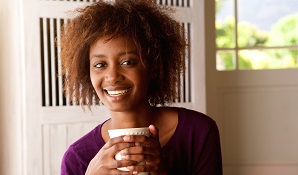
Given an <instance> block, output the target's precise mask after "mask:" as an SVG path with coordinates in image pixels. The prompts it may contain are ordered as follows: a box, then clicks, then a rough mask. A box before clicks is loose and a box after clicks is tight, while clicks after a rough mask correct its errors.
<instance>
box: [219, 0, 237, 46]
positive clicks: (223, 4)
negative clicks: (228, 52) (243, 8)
mask: <svg viewBox="0 0 298 175" xmlns="http://www.w3.org/2000/svg"><path fill="white" fill-rule="evenodd" d="M215 26H216V46H217V48H235V15H234V0H216V21H215Z"/></svg>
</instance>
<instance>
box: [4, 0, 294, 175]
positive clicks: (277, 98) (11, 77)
mask: <svg viewBox="0 0 298 175" xmlns="http://www.w3.org/2000/svg"><path fill="white" fill-rule="evenodd" d="M95 1H96V0H9V1H4V0H1V1H0V174H3V175H58V174H60V163H61V158H62V156H63V153H64V152H65V150H66V149H67V147H68V146H69V145H70V144H71V143H73V142H74V141H75V140H76V139H78V138H79V137H81V136H82V135H84V134H85V133H87V132H88V131H89V130H91V129H92V128H93V127H95V126H96V125H97V124H98V123H100V122H102V121H104V120H106V119H107V118H108V117H109V114H108V111H107V110H106V109H105V107H104V106H102V105H100V104H97V103H96V102H94V105H93V106H92V111H89V110H88V109H87V108H85V110H83V108H84V107H82V106H81V104H80V103H78V104H74V103H70V102H69V100H68V97H67V95H66V96H65V95H63V94H62V83H63V77H61V76H60V71H61V63H60V60H59V52H60V47H59V42H60V32H61V27H62V25H64V24H67V20H68V19H70V18H72V17H73V16H72V14H71V13H68V12H69V11H70V10H73V9H75V8H77V7H83V6H85V5H87V4H89V3H92V2H95ZM156 3H157V4H159V5H164V6H171V7H173V8H175V9H176V14H175V17H176V18H177V20H179V21H180V22H181V24H182V26H183V27H184V29H185V33H184V36H185V37H186V39H187V41H188V42H189V44H190V45H191V47H190V48H188V49H187V50H186V52H185V53H186V54H185V58H186V67H187V69H186V74H185V76H181V78H180V80H181V81H180V82H181V83H180V84H179V88H181V89H182V93H181V94H179V99H177V101H176V102H175V103H174V105H176V106H183V107H187V108H191V109H195V110H198V111H201V112H203V113H206V114H208V115H209V116H211V117H212V118H213V119H214V120H215V121H216V122H217V124H218V126H219V129H220V136H221V143H222V155H223V165H224V174H225V175H297V174H298V151H297V147H298V139H297V134H298V127H297V126H296V125H297V124H298V117H297V116H298V106H297V104H298V78H297V75H298V56H297V55H298V12H297V10H296V9H297V7H298V1H297V0H283V1H279V0H263V1H258V0H250V1H248V0H156ZM78 94H79V93H78ZM76 98H80V96H79V95H78V96H77V97H76Z"/></svg>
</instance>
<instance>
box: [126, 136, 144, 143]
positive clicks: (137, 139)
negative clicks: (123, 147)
mask: <svg viewBox="0 0 298 175" xmlns="http://www.w3.org/2000/svg"><path fill="white" fill-rule="evenodd" d="M147 138H148V137H147V136H144V135H125V136H123V141H124V142H144V141H145V140H146V139H147Z"/></svg>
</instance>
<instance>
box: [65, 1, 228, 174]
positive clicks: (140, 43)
mask: <svg viewBox="0 0 298 175" xmlns="http://www.w3.org/2000/svg"><path fill="white" fill-rule="evenodd" d="M77 12H78V13H79V15H78V16H77V17H75V18H74V19H73V20H71V21H70V22H69V23H68V24H67V25H66V27H65V29H64V32H63V35H62V41H61V47H62V52H61V58H62V63H63V74H64V76H65V80H66V81H65V91H66V92H67V93H68V94H69V95H70V97H73V96H76V98H73V99H71V100H72V101H74V100H80V102H81V103H82V104H83V105H87V106H90V105H91V103H92V101H93V98H94V96H95V98H96V100H97V101H100V102H101V103H103V104H104V105H105V106H106V107H107V108H108V109H109V111H110V116H111V118H110V119H109V120H107V121H105V122H104V123H101V124H99V125H98V126H97V127H96V128H94V129H93V130H92V131H90V132H89V133H88V134H86V135H85V136H83V137H82V138H80V139H79V140H78V141H76V142H75V143H73V144H72V145H71V146H70V147H69V148H68V150H67V151H66V153H65V154H64V157H63V160H62V167H61V174H63V175H70V174H74V175H83V174H86V175H101V174H123V175H124V174H138V172H149V173H150V174H151V175H155V174H159V175H160V174H161V175H163V174H164V175H166V174H180V175H186V174H187V175H190V174H200V175H219V174H222V164H221V150H220V141H219V133H218V129H217V126H216V123H215V122H214V121H213V120H212V119H211V118H209V117H208V116H206V115H204V114H202V113H199V112H197V111H193V110H189V109H185V108H178V107H168V106H166V104H170V103H171V102H173V101H175V99H176V98H177V94H178V93H179V92H178V91H179V88H177V85H178V84H179V83H178V81H179V77H180V73H182V72H184V61H185V60H184V55H183V54H184V50H185V47H186V44H185V39H184V38H183V36H182V35H181V33H182V30H181V29H182V28H181V26H180V25H179V23H178V22H176V21H175V20H174V19H172V18H171V16H170V10H169V9H166V8H165V7H160V6H157V5H156V4H155V3H154V2H151V1H145V0H118V1H117V0H116V1H115V2H113V3H112V2H97V3H94V4H92V5H90V6H88V7H86V8H84V9H79V10H77ZM67 87H73V88H67ZM78 92H79V93H78ZM75 94H79V95H75ZM78 97H80V98H78ZM148 126H149V131H150V133H151V136H150V137H145V136H120V137H116V138H113V139H110V138H109V135H108V130H110V129H120V128H137V127H148ZM119 151H120V153H121V158H122V160H115V158H114V156H115V154H116V153H118V152H119ZM140 162H142V164H140ZM119 167H127V168H128V169H129V170H130V171H120V170H118V169H117V168H119Z"/></svg>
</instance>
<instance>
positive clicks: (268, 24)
mask: <svg viewBox="0 0 298 175" xmlns="http://www.w3.org/2000/svg"><path fill="white" fill-rule="evenodd" d="M297 7H298V0H282V1H280V0H264V1H260V0H216V47H217V52H216V68H217V70H220V71H228V70H263V69H290V68H298V11H297Z"/></svg>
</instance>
